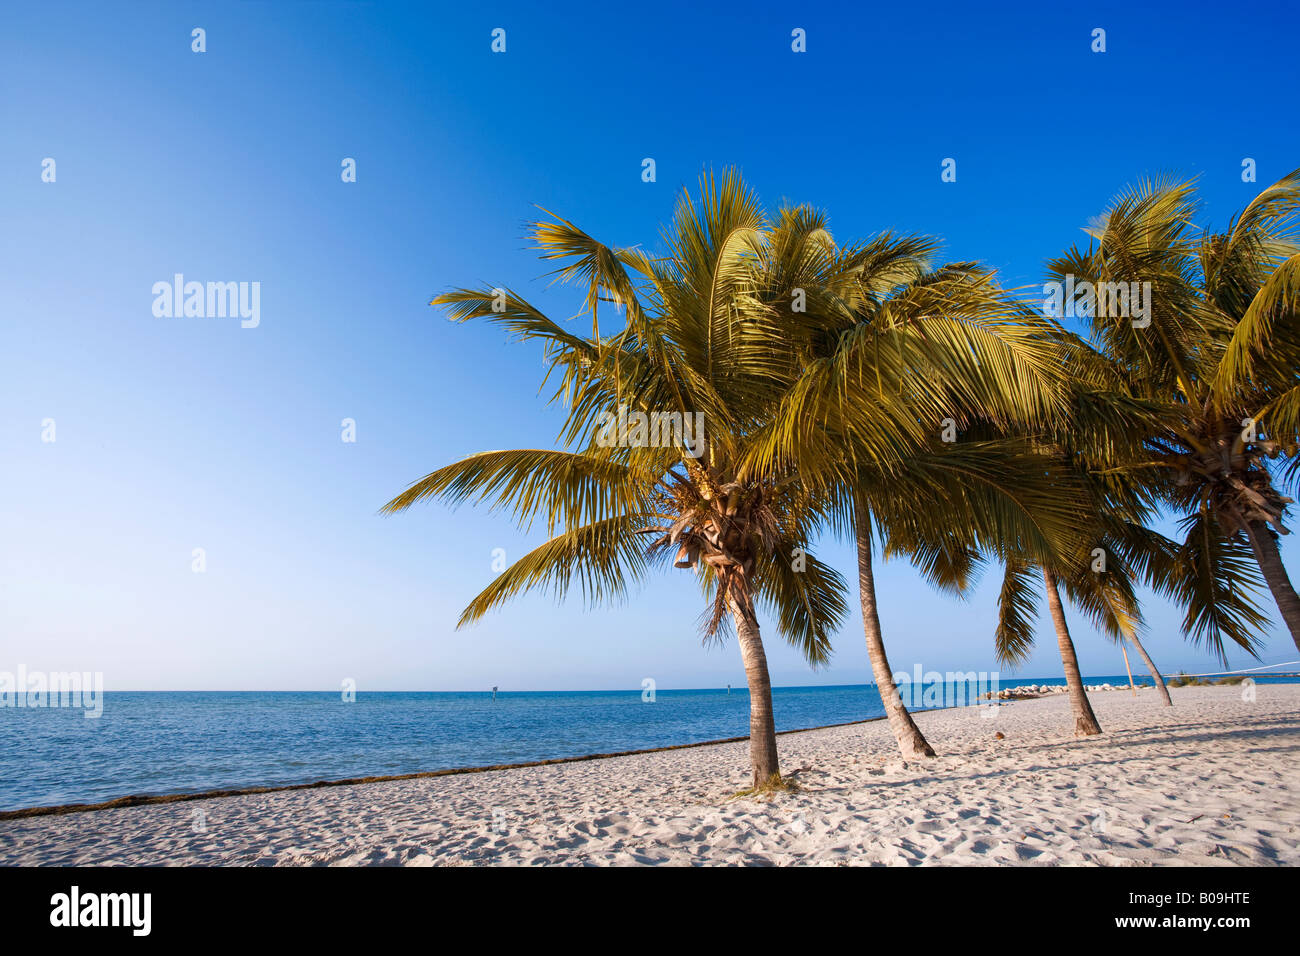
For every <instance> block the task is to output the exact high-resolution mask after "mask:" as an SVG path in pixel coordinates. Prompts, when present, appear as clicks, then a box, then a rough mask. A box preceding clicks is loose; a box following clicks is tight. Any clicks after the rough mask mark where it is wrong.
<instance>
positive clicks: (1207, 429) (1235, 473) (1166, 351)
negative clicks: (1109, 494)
mask: <svg viewBox="0 0 1300 956" xmlns="http://www.w3.org/2000/svg"><path fill="white" fill-rule="evenodd" d="M1196 211H1197V203H1196V200H1195V195H1194V190H1193V186H1192V184H1191V183H1187V182H1167V181H1154V182H1152V181H1147V182H1143V183H1141V184H1139V186H1138V187H1136V188H1134V189H1131V190H1129V191H1127V192H1125V193H1124V194H1122V195H1121V196H1119V197H1118V198H1116V199H1115V200H1114V201H1113V202H1112V203H1111V205H1110V207H1109V208H1108V209H1107V211H1106V212H1105V214H1104V215H1103V216H1102V217H1101V218H1100V219H1099V220H1098V221H1097V222H1095V223H1094V224H1093V226H1092V227H1091V228H1090V229H1088V232H1089V234H1090V235H1091V237H1092V242H1091V243H1090V244H1089V245H1088V247H1087V248H1086V249H1080V248H1078V247H1077V246H1076V247H1074V248H1072V249H1070V250H1069V251H1068V252H1066V253H1065V254H1064V255H1062V256H1060V257H1058V258H1057V259H1055V260H1053V261H1052V262H1051V263H1050V264H1049V268H1050V270H1051V272H1052V273H1053V274H1054V275H1055V276H1056V278H1057V281H1059V282H1068V281H1073V282H1075V283H1079V284H1081V283H1082V281H1085V280H1086V282H1087V283H1089V287H1088V289H1089V290H1090V291H1091V293H1092V295H1091V298H1092V301H1089V296H1088V295H1086V294H1085V296H1084V299H1083V301H1082V302H1081V303H1080V304H1079V305H1078V306H1077V308H1079V309H1080V310H1081V311H1082V312H1083V313H1084V314H1085V316H1086V317H1087V318H1088V319H1089V320H1090V323H1091V330H1092V337H1093V340H1094V342H1095V344H1096V345H1097V348H1098V349H1099V350H1100V351H1101V352H1102V353H1103V354H1104V355H1105V356H1106V357H1107V358H1109V359H1110V360H1111V361H1112V362H1113V363H1114V364H1115V366H1116V367H1117V368H1118V369H1119V370H1120V371H1121V373H1122V375H1123V379H1124V381H1123V388H1124V390H1125V392H1126V394H1127V395H1128V396H1131V397H1133V398H1135V399H1138V400H1140V401H1143V402H1146V403H1148V404H1149V405H1150V406H1151V407H1152V408H1153V409H1154V414H1153V416H1152V419H1151V421H1150V424H1149V427H1148V428H1147V430H1146V432H1145V433H1144V434H1143V436H1142V437H1143V439H1144V453H1143V455H1142V456H1141V457H1140V460H1137V461H1135V462H1132V463H1127V464H1126V465H1125V466H1124V467H1126V468H1128V469H1130V470H1135V471H1136V470H1142V471H1145V472H1146V473H1147V474H1146V477H1145V478H1144V480H1146V481H1148V482H1149V483H1151V485H1152V486H1153V487H1155V488H1158V489H1159V494H1160V497H1161V499H1162V500H1163V501H1164V502H1165V503H1166V504H1167V505H1168V506H1170V507H1171V508H1173V509H1174V510H1175V511H1176V512H1177V513H1178V514H1179V515H1181V516H1182V522H1181V523H1182V531H1183V535H1184V539H1183V544H1182V547H1181V559H1182V561H1183V562H1184V564H1185V566H1186V572H1185V573H1184V574H1183V575H1182V577H1181V583H1180V585H1179V591H1180V594H1181V596H1182V598H1183V599H1184V601H1183V603H1184V605H1185V607H1186V608H1187V620H1186V623H1187V626H1188V631H1189V633H1190V634H1191V635H1192V636H1193V637H1194V638H1195V639H1197V640H1201V639H1204V640H1206V641H1207V642H1208V644H1209V646H1210V648H1211V649H1212V650H1213V651H1214V652H1215V653H1216V654H1218V656H1219V657H1220V658H1221V659H1222V658H1223V656H1224V648H1225V642H1226V641H1228V640H1233V641H1236V642H1237V643H1239V644H1246V643H1249V641H1250V638H1249V636H1248V635H1247V634H1246V633H1245V631H1246V630H1253V629H1255V628H1257V627H1259V626H1260V625H1262V624H1263V623H1264V620H1263V618H1262V617H1261V616H1260V615H1258V614H1249V613H1247V614H1246V615H1245V616H1244V617H1243V616H1241V615H1240V614H1238V616H1237V617H1235V618H1234V617H1233V616H1232V615H1231V614H1229V615H1228V616H1227V617H1224V615H1223V612H1222V610H1221V608H1220V607H1219V606H1217V605H1216V593H1218V592H1219V590H1220V588H1219V585H1221V584H1222V582H1224V581H1225V580H1229V579H1230V580H1232V581H1233V582H1235V584H1236V585H1237V586H1239V587H1240V586H1245V587H1249V586H1251V585H1252V584H1253V582H1254V581H1255V580H1257V579H1258V578H1257V575H1256V574H1255V573H1254V571H1253V570H1252V569H1250V568H1248V567H1247V563H1250V564H1253V565H1254V566H1255V569H1257V570H1258V572H1260V573H1262V576H1263V579H1264V581H1265V582H1266V583H1267V585H1268V587H1269V589H1270V591H1271V592H1272V595H1273V598H1274V600H1275V602H1276V603H1277V607H1278V610H1279V611H1280V612H1281V616H1282V619H1283V621H1284V622H1285V623H1286V625H1287V627H1288V629H1289V630H1290V633H1291V636H1292V639H1293V640H1294V641H1295V643H1296V646H1297V647H1300V597H1297V595H1296V592H1295V589H1294V587H1293V586H1292V584H1291V581H1290V579H1289V577H1288V576H1287V573H1286V569H1285V567H1284V566H1283V564H1282V559H1281V555H1280V552H1279V550H1278V544H1277V542H1278V536H1279V535H1282V534H1286V533H1287V529H1286V528H1285V527H1284V526H1283V524H1282V519H1283V517H1284V515H1285V512H1286V508H1287V506H1288V505H1289V504H1290V503H1291V500H1292V499H1291V497H1289V496H1288V494H1287V492H1288V491H1291V492H1293V491H1294V488H1295V480H1296V477H1297V469H1298V468H1300V459H1298V458H1297V457H1296V452H1297V446H1298V445H1300V382H1298V381H1297V378H1296V368H1297V367H1300V244H1298V241H1297V240H1298V239H1300V235H1298V233H1297V229H1296V217H1297V213H1300V170H1297V171H1296V172H1294V173H1291V174H1290V175H1288V176H1286V177H1284V178H1283V179H1281V180H1279V181H1278V182H1277V183H1275V184H1273V185H1272V186H1270V187H1268V188H1267V189H1265V190H1263V191H1262V192H1261V193H1260V194H1259V195H1258V196H1257V197H1256V198H1255V200H1254V201H1253V202H1251V203H1250V204H1249V205H1248V206H1247V207H1246V208H1245V210H1243V211H1242V212H1241V213H1240V214H1239V215H1237V216H1234V217H1233V218H1232V219H1231V220H1230V221H1229V223H1228V225H1227V228H1226V230H1225V231H1223V232H1212V231H1205V232H1200V233H1197V232H1196V231H1195V229H1194V227H1193V225H1192V220H1193V218H1194V216H1195V214H1196ZM1144 284H1146V285H1144ZM1102 290H1105V295H1104V299H1105V301H1104V302H1103V301H1101V299H1102V298H1103V296H1102V295H1101V293H1102ZM1147 290H1149V294H1148V295H1146V296H1145V298H1146V304H1147V305H1148V306H1149V309H1147V310H1145V314H1142V315H1140V316H1139V315H1138V314H1137V313H1138V311H1139V310H1138V309H1137V308H1135V307H1134V305H1133V302H1132V299H1133V298H1134V297H1135V296H1141V295H1143V293H1144V292H1145V291H1147ZM1121 293H1122V294H1121Z"/></svg>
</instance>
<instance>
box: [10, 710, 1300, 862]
mask: <svg viewBox="0 0 1300 956" xmlns="http://www.w3.org/2000/svg"><path fill="white" fill-rule="evenodd" d="M1256 694H1257V699H1256V700H1255V701H1244V700H1243V699H1242V690H1241V688H1238V687H1197V688H1184V689H1176V690H1174V691H1173V697H1174V707H1173V708H1172V709H1167V708H1161V707H1159V706H1158V701H1157V699H1156V698H1155V697H1154V694H1153V692H1152V691H1150V690H1146V691H1143V692H1141V693H1140V694H1139V695H1138V697H1137V698H1133V697H1132V696H1131V695H1130V693H1129V692H1128V691H1127V690H1125V691H1110V692H1106V693H1097V694H1093V695H1091V697H1092V701H1093V706H1094V707H1095V708H1096V710H1097V714H1098V718H1099V719H1100V721H1101V723H1102V726H1103V728H1104V729H1105V730H1106V733H1105V734H1103V735H1102V736H1100V737H1092V738H1088V739H1083V740H1075V739H1074V738H1073V737H1072V736H1071V735H1070V732H1069V731H1070V728H1071V726H1072V724H1071V721H1070V720H1069V716H1068V715H1069V712H1068V707H1069V704H1068V701H1067V700H1065V699H1064V698H1063V697H1051V698H1044V699H1040V700H1030V701H1021V702H1016V703H1011V704H1007V705H1004V706H1002V707H1001V708H999V710H998V713H997V716H996V717H994V718H991V719H989V718H985V717H981V716H980V711H979V710H978V709H975V708H966V709H960V710H949V711H934V712H930V713H925V714H920V715H918V717H917V721H918V723H919V725H920V726H921V729H922V730H923V731H924V732H925V733H926V735H927V736H928V737H929V739H930V742H931V743H932V744H933V745H934V747H935V749H936V750H938V751H939V752H940V754H941V756H940V757H939V758H937V759H935V760H931V761H923V762H918V763H912V764H910V765H908V766H904V765H903V764H902V761H901V760H900V759H899V758H898V757H897V751H896V750H895V749H894V742H893V738H892V737H891V736H890V733H889V728H888V726H887V725H886V724H885V722H884V721H874V722H871V723H867V724H858V725H854V726H851V727H841V728H835V729H830V730H818V731H810V732H807V733H798V734H787V735H782V736H781V737H780V748H781V758H782V767H783V770H784V771H785V772H787V773H789V772H790V771H792V770H795V769H796V768H801V767H807V768H809V769H807V770H804V771H802V772H801V773H799V774H798V775H797V777H796V779H798V780H799V781H800V782H801V784H802V789H801V790H800V791H799V792H798V793H794V794H783V795H780V796H777V797H775V798H773V799H771V800H768V801H759V800H753V799H740V800H729V799H728V798H729V796H730V795H731V794H734V793H735V792H736V791H737V790H739V789H741V788H742V787H744V786H746V785H747V783H748V778H749V769H748V766H747V763H748V761H747V745H746V744H744V743H740V744H719V745H712V746H708V747H698V748H692V749H687V750H676V751H667V752H661V753H654V754H643V755H638V756H632V757H615V758H610V759H607V760H596V761H587V762H583V763H572V764H559V765H552V766H547V767H533V768H523V769H518V770H502V771H493V772H490V773H477V774H466V775H459V776H447V777H434V778H424V779H418V780H407V781H393V782H382V783H370V784H361V785H357V786H347V787H326V788H321V789H312V790H299V791H287V792H278V793H267V794H258V795H252V796H242V797H225V798H217V799H208V800H202V801H195V802H185V803H172V804H163V805H157V806H142V807H132V808H126V809H119V810H101V811H93V812H88V813H75V814H68V815H64V816H51V817H38V818H32V819H27V820H14V821H5V822H0V863H4V864H13V863H20V864H106V863H107V864H185V863H200V864H278V865H296V864H297V865H301V864H344V865H353V864H401V865H417V866H427V865H469V864H485V863H493V864H515V865H518V864H598V865H604V864H637V863H651V864H654V863H667V864H792V863H808V864H820V865H850V864H881V863H883V864H895V865H911V864H919V863H931V864H935V863H937V864H1104V865H1120V866H1128V865H1146V864H1162V863H1175V864H1184V865H1185V864H1200V865H1209V866H1225V865H1233V864H1248V865H1255V864H1291V865H1294V864H1297V863H1300V799H1297V797H1298V796H1300V793H1298V790H1300V761H1297V759H1296V758H1297V754H1298V753H1300V685H1297V684H1275V685H1267V684H1262V685H1259V686H1257V687H1256ZM999 731H1000V732H1001V733H1003V734H1004V735H1005V739H1004V740H997V739H995V737H994V734H995V733H996V732H999ZM198 811H201V812H202V816H203V818H204V820H205V822H206V827H207V830H206V832H203V833H195V832H193V827H194V825H195V822H196V819H197V813H198ZM494 812H496V813H497V815H496V817H495V820H497V821H499V823H500V825H501V829H503V830H504V831H505V832H497V830H496V829H495V828H494Z"/></svg>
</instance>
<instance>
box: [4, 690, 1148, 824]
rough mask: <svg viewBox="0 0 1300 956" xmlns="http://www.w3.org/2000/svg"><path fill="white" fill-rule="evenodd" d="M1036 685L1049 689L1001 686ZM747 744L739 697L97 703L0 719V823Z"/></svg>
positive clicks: (803, 720) (789, 708)
mask: <svg viewBox="0 0 1300 956" xmlns="http://www.w3.org/2000/svg"><path fill="white" fill-rule="evenodd" d="M1087 681H1088V683H1102V682H1106V681H1109V682H1110V683H1112V684H1117V683H1121V682H1126V679H1125V678H1119V677H1094V678H1088V679H1087ZM1040 683H1049V684H1050V683H1062V681H1059V680H1057V681H1052V680H1042V679H1030V680H1019V681H1009V680H1003V681H1002V682H1001V685H1000V686H1002V687H1011V686H1015V685H1017V684H1040ZM1147 683H1150V681H1149V679H1148V681H1147ZM949 699H951V698H949ZM773 707H774V709H775V712H776V725H777V729H778V730H796V729H800V728H807V727H817V726H822V725H825V724H836V723H845V722H848V721H854V720H864V719H866V718H870V717H880V716H883V714H884V708H883V707H882V706H881V702H880V696H879V694H878V693H877V692H876V688H875V687H874V686H873V685H857V686H839V687H783V688H776V689H775V690H774V692H773ZM748 732H749V696H748V694H747V693H746V692H745V690H744V688H733V689H732V691H731V693H730V694H728V693H727V691H726V690H725V689H719V690H661V691H659V692H658V693H657V694H656V699H655V701H654V702H653V703H646V702H643V701H642V699H641V691H640V690H639V689H637V690H628V691H585V692H542V691H539V692H524V693H505V692H503V693H500V694H498V695H497V699H496V700H495V701H493V699H492V694H491V693H490V692H489V693H358V694H357V695H356V701H355V702H353V703H345V702H343V701H342V699H341V695H340V694H339V693H337V692H333V693H325V692H322V693H296V692H276V693H263V692H243V693H238V692H221V693H215V692H197V691H196V692H165V693H161V692H148V693H143V692H141V693H134V692H109V693H106V694H105V695H104V708H103V714H102V715H101V716H100V717H99V718H96V719H86V717H85V716H84V711H82V710H80V709H76V708H68V707H65V708H18V707H0V810H12V809H18V808H21V807H33V806H49V805H53V804H63V803H93V802H99V801H103V800H111V799H114V798H116V797H122V796H127V795H132V794H163V793H194V792H198V791H203V790H216V789H225V788H238V787H252V786H278V785H285V784H295V783H309V782H313V781H317V780H337V779H341V778H346V777H364V776H378V775H386V774H401V773H414V772H418V771H423V770H441V769H445V768H449V767H473V766H487V765H492V764H501V763H519V762H523V761H528V760H543V759H546V758H550V757H573V756H581V755H583V754H592V753H608V752H611V751H620V750H641V749H645V748H649V747H663V746H668V745H670V744H684V743H696V742H700V741H706V740H717V739H720V738H724V737H740V736H744V735H745V734H747V733H748Z"/></svg>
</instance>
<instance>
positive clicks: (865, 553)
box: [857, 509, 934, 757]
mask: <svg viewBox="0 0 1300 956" xmlns="http://www.w3.org/2000/svg"><path fill="white" fill-rule="evenodd" d="M858 515H859V517H858V518H857V522H858V533H857V539H858V596H859V597H860V599H861V601H862V630H863V631H864V632H865V633H866V638H867V656H868V657H869V658H871V672H872V674H873V675H875V678H876V689H877V690H878V691H879V692H880V700H881V702H882V703H883V704H884V705H885V716H887V717H888V718H889V729H890V730H892V731H893V732H894V739H895V740H896V741H898V749H899V750H900V751H902V753H903V756H904V757H933V756H934V748H933V747H931V746H930V744H929V743H928V742H927V741H926V739H925V737H924V736H923V735H922V734H921V729H920V728H919V727H917V726H916V721H914V720H913V719H912V715H911V714H909V713H908V712H907V708H906V707H904V706H903V702H902V700H900V699H899V696H898V688H897V687H896V686H895V685H894V672H893V671H892V670H890V667H889V658H888V657H886V656H885V639H884V636H883V635H882V634H881V631H880V614H879V613H878V612H877V609H876V577H875V575H874V574H873V573H872V571H871V525H870V519H869V518H868V517H867V516H866V509H859V511H858Z"/></svg>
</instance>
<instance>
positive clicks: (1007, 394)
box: [754, 207, 1072, 757]
mask: <svg viewBox="0 0 1300 956" xmlns="http://www.w3.org/2000/svg"><path fill="white" fill-rule="evenodd" d="M767 251H768V255H767V256H766V257H765V259H764V263H763V268H762V270H761V272H762V274H763V276H765V277H766V279H767V281H768V282H769V283H778V284H780V285H781V286H782V288H792V287H793V288H797V289H798V290H799V291H800V293H802V295H801V296H800V297H798V299H799V301H801V302H802V304H803V305H804V306H805V308H803V309H802V310H795V309H793V308H791V309H788V310H787V311H788V312H789V315H788V316H787V318H788V320H789V325H790V327H791V329H792V336H791V349H792V351H797V352H798V355H799V359H800V363H801V367H800V369H799V376H798V378H797V379H795V380H794V382H793V383H792V384H791V385H790V387H789V390H788V392H787V393H786V395H785V396H784V397H783V399H782V401H781V405H780V408H779V410H778V411H777V413H776V414H775V416H774V418H773V420H772V422H771V423H770V425H769V426H767V427H766V429H765V432H766V434H765V436H764V440H763V441H761V442H758V443H756V444H755V445H754V450H755V452H756V453H757V454H758V456H759V458H758V459H757V462H758V464H759V465H760V466H762V467H773V466H775V467H778V468H779V469H789V470H791V471H794V472H796V473H798V474H799V476H800V479H801V481H803V482H804V484H805V485H806V486H807V487H808V488H809V489H810V493H811V494H814V495H815V496H816V497H817V498H818V499H819V500H820V501H823V502H825V504H826V507H827V508H828V509H829V512H830V514H831V517H830V519H829V524H830V526H831V527H832V528H833V529H834V530H836V531H837V532H839V533H843V534H848V535H851V536H852V538H853V540H854V542H855V545H856V549H857V562H858V587H859V596H860V601H861V610H862V620H863V630H864V635H865V638H866V644H867V652H868V657H869V659H870V661H871V666H872V673H873V675H874V677H875V680H876V684H877V688H878V689H879V692H880V696H881V699H882V701H883V703H884V706H885V710H886V714H887V716H888V719H889V722H890V726H891V729H892V730H893V732H894V736H895V739H896V740H897V742H898V745H899V749H900V751H901V752H902V754H903V756H904V757H921V756H933V755H934V750H933V748H932V747H931V746H930V745H929V743H928V742H927V741H926V740H925V737H924V736H923V735H922V734H921V731H920V730H919V728H918V727H917V726H916V723H915V721H914V720H913V719H912V717H911V715H910V714H909V713H908V711H907V708H906V707H905V706H904V704H903V703H902V701H901V699H900V697H899V694H898V691H897V687H896V685H895V683H894V679H893V672H892V669H891V667H890V664H889V659H888V656H887V654H886V651H885V645H884V638H883V633H882V629H881V625H880V618H879V611H878V602H877V596H876V588H875V580H874V572H873V566H872V552H873V547H874V543H875V542H876V541H877V540H881V541H886V542H887V541H888V540H889V539H890V537H891V535H893V534H896V533H898V534H906V535H909V536H913V537H918V538H919V537H925V539H926V540H938V539H941V538H943V537H944V536H945V535H949V536H950V535H952V534H953V533H954V529H958V528H960V529H964V533H963V536H962V540H961V542H960V544H959V545H958V546H956V547H955V548H954V549H946V548H943V547H939V548H935V549H932V550H931V552H930V553H931V558H932V561H931V571H934V572H936V573H939V572H938V569H939V568H940V567H943V568H946V569H947V570H946V572H944V573H948V574H952V575H959V574H960V570H959V564H960V561H961V555H962V554H964V553H965V551H964V549H965V548H967V547H968V546H969V544H968V542H969V541H980V540H986V541H990V542H994V543H993V544H991V545H990V546H991V547H995V548H996V547H1001V546H1002V543H1003V542H1005V541H1007V540H1010V537H1011V535H1010V533H1009V529H1010V528H1013V527H1014V528H1017V529H1018V533H1019V534H1020V535H1021V536H1027V537H1029V538H1032V539H1034V540H1035V542H1037V543H1038V544H1039V545H1042V546H1046V542H1047V541H1050V540H1053V539H1054V536H1055V540H1063V539H1064V537H1065V535H1067V534H1068V529H1069V527H1070V519H1071V518H1072V515H1070V514H1069V513H1068V511H1069V509H1068V507H1067V506H1066V505H1067V503H1066V502H1063V501H1061V500H1059V499H1055V498H1053V497H1051V496H1045V495H1044V494H1042V492H1041V488H1042V483H1041V482H1040V481H1039V480H1038V474H1041V472H1039V473H1037V474H1035V473H1034V472H1032V471H1026V470H1025V468H1024V465H1025V464H1026V462H1027V461H1029V459H1027V458H1026V457H1025V456H1024V455H1023V454H1022V453H1021V449H1020V447H1019V445H1018V444H1015V443H1012V444H1010V445H1009V444H1007V443H1000V442H997V441H991V442H964V443H950V442H947V441H944V440H941V439H942V438H945V437H947V436H946V435H945V434H944V433H946V432H948V431H950V430H951V431H952V432H953V434H955V433H956V430H957V429H958V428H964V427H967V426H969V425H971V424H973V423H975V422H977V421H993V422H997V423H999V424H1001V425H1003V426H1004V427H1007V428H1011V427H1012V426H1020V425H1023V426H1026V427H1029V426H1032V425H1035V424H1037V423H1041V422H1043V421H1046V420H1047V419H1049V418H1050V417H1051V416H1053V415H1054V414H1056V413H1058V412H1059V410H1060V406H1061V402H1060V393H1061V387H1060V381H1061V379H1062V366H1061V364H1060V358H1061V356H1060V352H1059V348H1058V346H1057V344H1056V343H1055V342H1054V341H1053V335H1054V332H1053V327H1052V326H1051V324H1050V323H1048V322H1046V321H1044V320H1043V319H1042V317H1041V316H1038V315H1034V314H1029V313H1026V312H1025V311H1024V310H1023V309H1022V308H1021V307H1019V306H1018V305H1017V304H1015V303H1014V302H1012V301H1010V300H1009V299H1007V298H1006V297H1005V296H1003V295H1002V294H1001V292H1000V290H999V289H998V288H997V287H996V285H995V284H994V280H993V275H992V273H990V272H989V271H988V270H986V269H983V268H981V267H979V266H978V265H976V264H974V263H954V264H951V265H947V266H944V267H942V268H940V269H937V270H934V271H930V269H929V267H928V260H929V258H930V256H931V255H932V254H933V252H934V251H935V243H934V241H933V240H930V239H924V238H918V237H895V236H893V235H891V234H885V235H882V236H880V237H877V238H876V239H874V240H872V241H870V242H868V243H865V244H860V245H856V246H852V247H848V248H844V249H841V248H839V247H837V246H836V245H835V243H834V241H833V240H832V239H831V237H830V235H829V233H828V232H827V230H826V227H825V221H824V217H823V216H821V215H820V214H819V213H816V212H814V211H813V210H811V209H809V208H807V207H796V208H792V209H786V210H783V211H782V214H781V216H780V218H779V221H778V224H777V226H776V228H775V229H774V230H773V239H772V242H771V243H769V244H768V247H767ZM766 291H767V295H766V296H765V298H766V301H768V302H769V303H777V302H781V301H782V299H781V297H780V295H778V294H774V293H773V290H772V289H770V288H769V289H768V290H766ZM786 301H789V300H786ZM1031 515H1032V517H1031ZM904 528H906V531H904V530H903V529H904Z"/></svg>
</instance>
